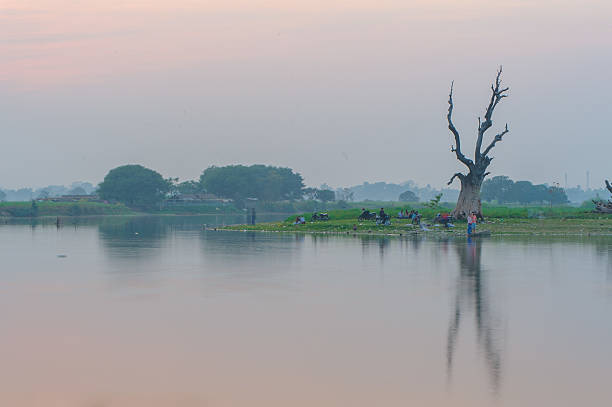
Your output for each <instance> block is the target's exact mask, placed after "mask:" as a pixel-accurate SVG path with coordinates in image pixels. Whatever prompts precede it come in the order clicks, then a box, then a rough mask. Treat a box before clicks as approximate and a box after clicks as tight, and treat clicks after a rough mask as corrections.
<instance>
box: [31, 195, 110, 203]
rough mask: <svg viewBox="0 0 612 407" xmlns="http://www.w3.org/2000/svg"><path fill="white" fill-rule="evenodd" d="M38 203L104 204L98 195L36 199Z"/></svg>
mask: <svg viewBox="0 0 612 407" xmlns="http://www.w3.org/2000/svg"><path fill="white" fill-rule="evenodd" d="M37 201H40V202H83V201H85V202H105V201H103V200H101V199H100V197H99V196H98V195H60V196H50V197H47V198H38V199H37Z"/></svg>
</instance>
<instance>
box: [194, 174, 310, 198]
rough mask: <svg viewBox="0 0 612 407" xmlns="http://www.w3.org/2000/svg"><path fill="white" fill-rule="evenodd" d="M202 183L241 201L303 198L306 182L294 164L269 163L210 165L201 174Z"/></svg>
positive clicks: (225, 196)
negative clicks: (277, 165)
mask: <svg viewBox="0 0 612 407" xmlns="http://www.w3.org/2000/svg"><path fill="white" fill-rule="evenodd" d="M200 184H201V185H202V187H203V188H204V189H206V191H207V192H208V193H211V194H215V195H218V196H220V197H223V198H231V199H234V200H237V201H242V200H244V199H245V198H257V199H259V200H262V201H282V200H292V199H301V198H302V190H303V188H304V182H303V179H302V176H301V175H300V174H298V173H294V172H293V170H292V169H291V168H282V167H273V166H267V165H251V166H244V165H228V166H226V167H215V166H213V167H208V168H207V169H206V170H204V172H203V173H202V175H201V176H200Z"/></svg>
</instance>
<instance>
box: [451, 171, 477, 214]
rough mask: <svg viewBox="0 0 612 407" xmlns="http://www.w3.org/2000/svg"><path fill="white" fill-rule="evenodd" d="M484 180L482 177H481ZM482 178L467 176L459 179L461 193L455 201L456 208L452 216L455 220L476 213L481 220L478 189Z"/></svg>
mask: <svg viewBox="0 0 612 407" xmlns="http://www.w3.org/2000/svg"><path fill="white" fill-rule="evenodd" d="M483 178H484V177H483ZM483 178H480V177H474V176H472V174H468V175H467V176H465V177H464V178H463V179H461V192H460V193H459V199H457V206H455V210H454V211H453V213H452V215H453V217H455V218H456V219H465V218H466V217H467V216H468V215H469V214H471V213H472V212H474V213H476V216H477V217H478V219H482V218H483V217H482V204H481V202H480V187H481V186H482V180H483Z"/></svg>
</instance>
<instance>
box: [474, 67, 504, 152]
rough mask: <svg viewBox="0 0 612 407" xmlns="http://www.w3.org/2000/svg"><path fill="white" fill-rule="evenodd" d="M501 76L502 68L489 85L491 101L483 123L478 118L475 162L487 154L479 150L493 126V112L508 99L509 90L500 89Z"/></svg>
mask: <svg viewBox="0 0 612 407" xmlns="http://www.w3.org/2000/svg"><path fill="white" fill-rule="evenodd" d="M501 74H502V67H501V66H500V67H499V70H498V71H497V76H496V77H495V83H494V84H493V85H491V99H490V100H489V105H488V106H487V109H486V111H485V115H484V121H482V122H481V120H480V118H478V139H477V140H476V151H475V153H474V155H475V158H476V161H477V162H478V160H479V158H480V157H481V156H482V155H487V153H484V154H481V153H480V150H481V148H482V141H483V138H484V134H485V132H486V131H487V130H489V128H490V127H491V126H492V125H493V121H492V117H493V111H494V110H495V107H496V106H497V104H498V103H499V102H500V101H501V100H502V99H503V98H505V97H508V94H507V92H508V90H509V89H510V88H508V87H506V88H501ZM493 144H494V143H493Z"/></svg>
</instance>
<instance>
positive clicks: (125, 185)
mask: <svg viewBox="0 0 612 407" xmlns="http://www.w3.org/2000/svg"><path fill="white" fill-rule="evenodd" d="M169 189H170V185H169V183H168V181H166V180H164V178H163V177H162V176H161V175H160V174H159V173H157V172H156V171H153V170H151V169H148V168H145V167H143V166H141V165H123V166H121V167H117V168H114V169H112V170H110V171H109V172H108V174H106V177H104V181H103V182H102V183H101V184H100V186H99V189H98V193H99V194H100V197H101V198H102V199H107V200H114V201H119V202H122V203H124V204H126V205H129V206H137V207H151V206H153V205H155V204H156V203H158V202H160V201H161V200H162V199H163V198H164V195H165V194H166V193H167V192H168V191H169Z"/></svg>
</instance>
